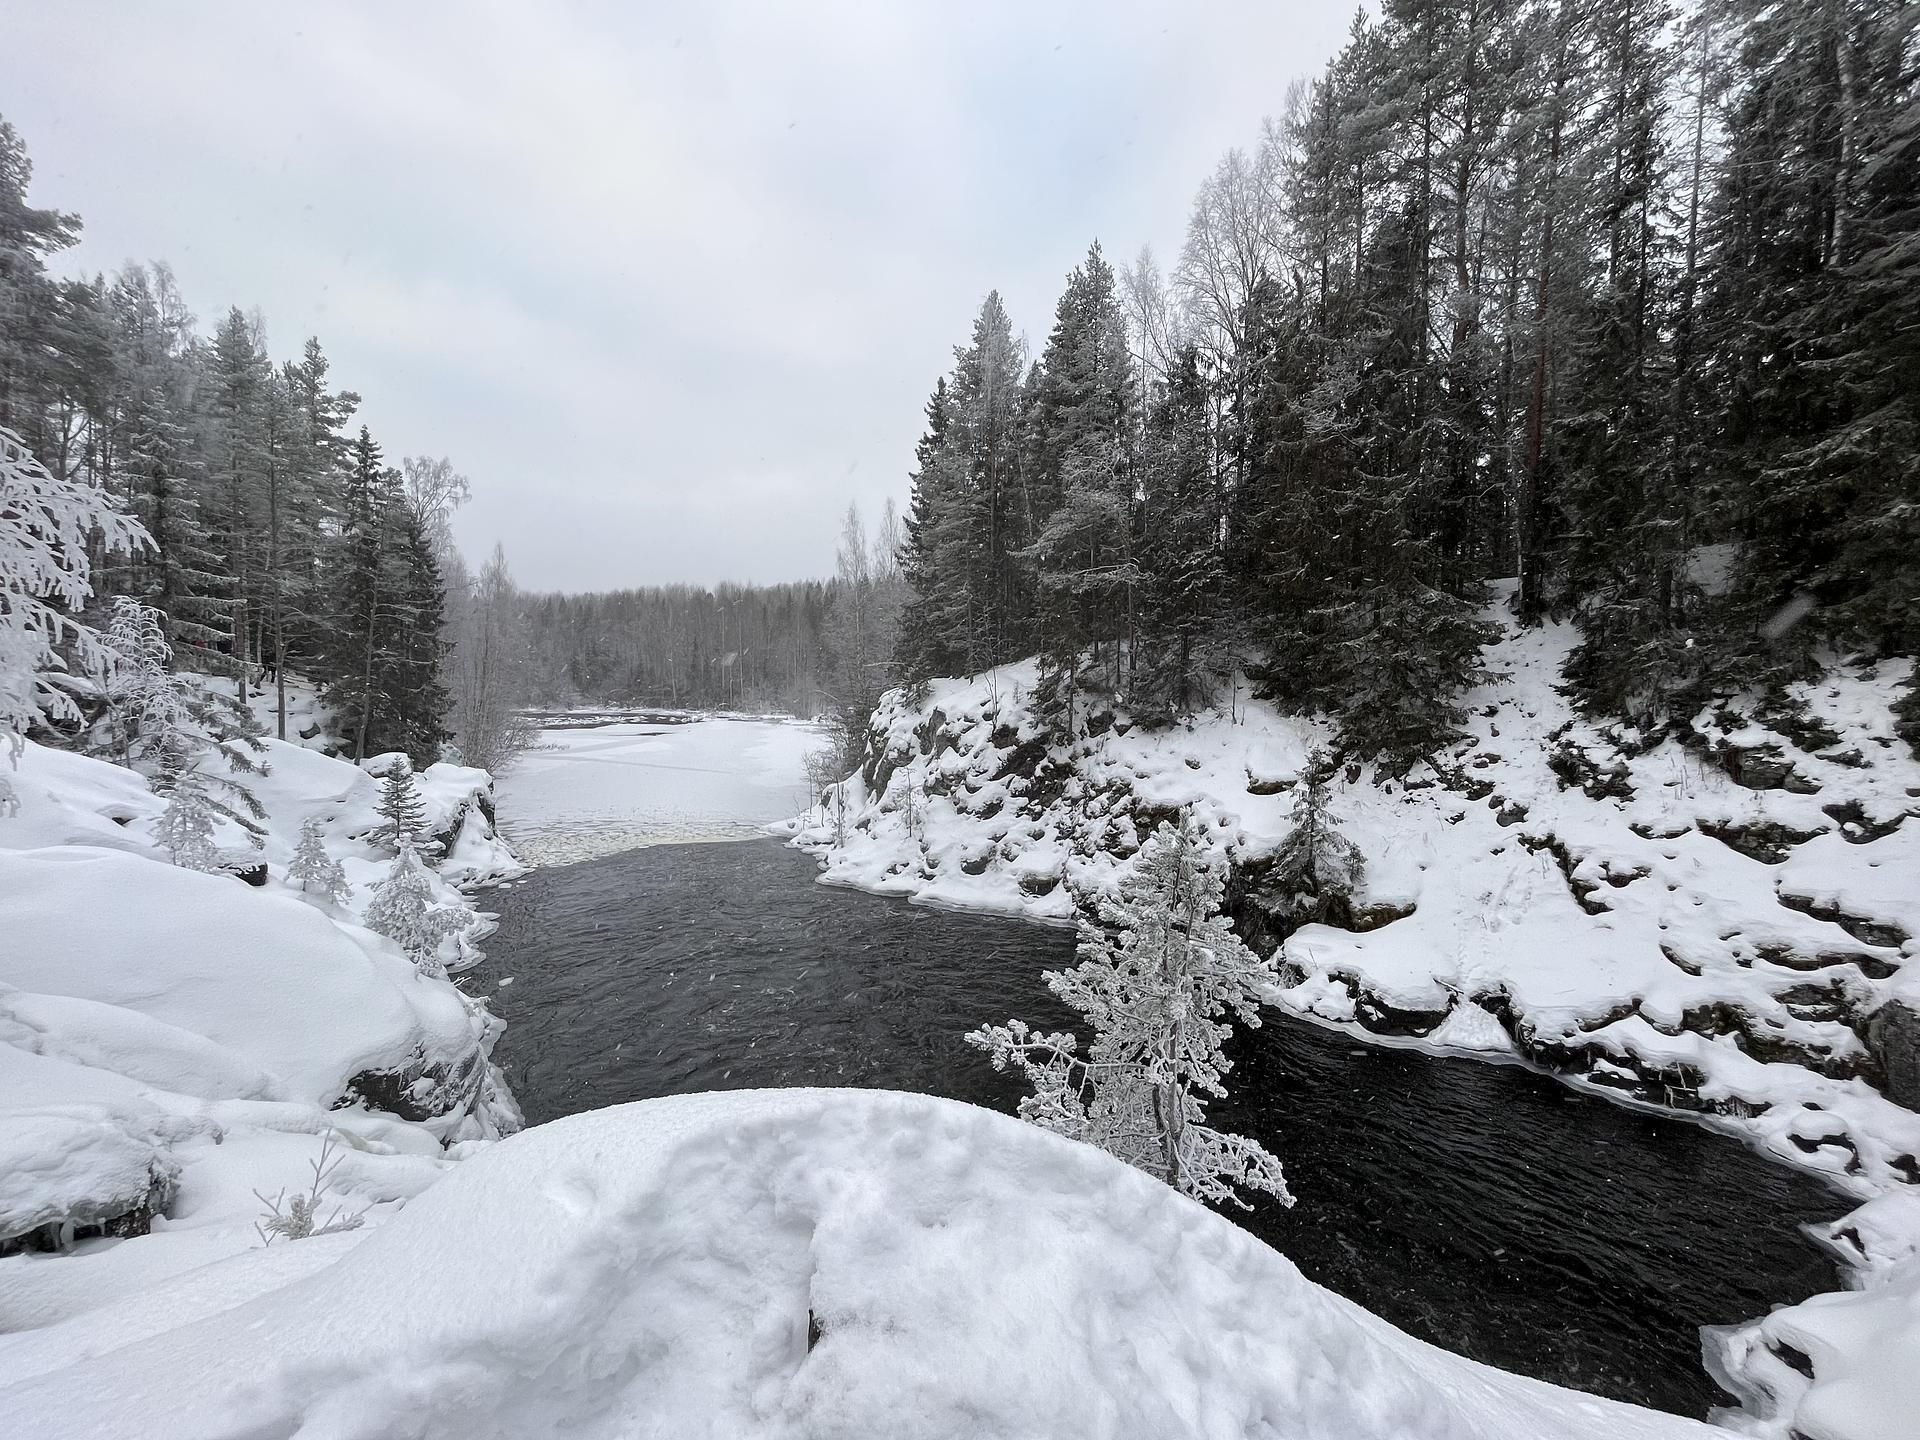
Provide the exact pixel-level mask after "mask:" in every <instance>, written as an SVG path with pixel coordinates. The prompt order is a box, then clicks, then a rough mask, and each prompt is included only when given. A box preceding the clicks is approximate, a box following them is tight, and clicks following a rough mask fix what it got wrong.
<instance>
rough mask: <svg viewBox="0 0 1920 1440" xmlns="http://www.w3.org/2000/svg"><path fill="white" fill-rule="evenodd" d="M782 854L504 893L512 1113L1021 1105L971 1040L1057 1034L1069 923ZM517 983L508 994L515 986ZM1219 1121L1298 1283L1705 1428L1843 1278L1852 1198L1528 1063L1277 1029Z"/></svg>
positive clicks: (492, 985)
mask: <svg viewBox="0 0 1920 1440" xmlns="http://www.w3.org/2000/svg"><path fill="white" fill-rule="evenodd" d="M814 874H815V868H814V863H813V861H812V860H811V859H809V858H808V857H806V856H804V855H801V854H798V853H796V852H793V851H789V850H786V849H783V848H781V847H780V846H779V845H777V844H775V843H774V842H771V841H744V842H739V843H734V844H714V845H675V846H660V847H656V848H653V849H648V850H635V851H629V852H626V853H624V854H620V855H615V856H611V857H609V858H606V859H602V860H594V861H590V862H587V863H585V864H580V865H571V866H565V867H560V868H556V869H549V870H541V871H537V872H535V874H534V875H533V876H532V877H531V878H529V879H528V880H526V881H524V882H522V883H521V884H519V885H517V886H515V887H513V888H511V889H509V890H506V891H504V892H495V893H494V895H493V896H492V897H490V903H492V904H493V905H494V907H495V908H497V909H498V910H499V911H500V917H501V924H500V931H499V933H498V934H497V935H495V936H494V937H493V939H492V940H490V941H489V942H488V944H487V949H488V951H489V956H490V958H489V961H488V963H487V965H486V967H485V968H483V969H482V970H481V971H480V972H479V973H478V976H477V979H478V980H479V984H480V986H481V987H482V988H486V989H490V990H492V991H493V993H494V995H495V997H496V999H495V1007H496V1008H497V1009H498V1010H499V1011H500V1012H501V1013H502V1014H503V1015H504V1016H505V1017H506V1019H507V1022H508V1025H507V1032H506V1035H505V1038H504V1039H503V1040H502V1042H501V1044H500V1047H499V1051H498V1054H497V1058H498V1059H499V1060H500V1061H501V1062H502V1064H503V1065H504V1066H505V1069H506V1072H507V1075H508V1078H509V1080H510V1081H511V1082H512V1085H513V1088H514V1091H515V1093H516V1094H517V1095H518V1096H519V1098H520V1101H521V1104H522V1105H523V1106H524V1107H525V1109H526V1112H527V1119H528V1121H529V1122H532V1123H538V1122H540V1121H543V1120H551V1119H554V1118H556V1117H558V1116H561V1115H570V1114H573V1113H574V1112H576V1111H580V1110H589V1109H593V1108H595V1107H597V1106H601V1105H612V1104H617V1103H619V1102H622V1101H627V1100H640V1099H645V1098H647V1097H650V1096H654V1095H671V1094H678V1093H681V1092H684V1091H692V1090H713V1089H728V1088H744V1087H757V1086H774V1085H865V1086H879V1087H885V1088H889V1089H897V1090H917V1091H924V1092H928V1093H931V1094H938V1095H948V1096H952V1097H955V1098H957V1099H961V1100H970V1101H973V1102H975V1103H977V1104H981V1105H989V1106H992V1107H994V1108H996V1109H1000V1110H1007V1111H1011V1110H1012V1109H1013V1107H1014V1104H1015V1103H1016V1102H1017V1100H1018V1098H1019V1093H1020V1092H1019V1089H1018V1087H1017V1085H1016V1083H1015V1082H1014V1081H1013V1080H1012V1079H1011V1078H1010V1077H1007V1076H1002V1075H996V1074H995V1073H994V1072H993V1070H992V1069H991V1067H990V1066H989V1065H988V1064H987V1062H986V1060H985V1058H984V1057H982V1056H981V1055H980V1054H979V1053H978V1052H977V1051H974V1050H972V1049H970V1048H968V1047H967V1046H966V1045H964V1044H963V1043H962V1042H961V1039H960V1037H961V1035H962V1034H964V1033H965V1032H966V1031H967V1030H969V1029H971V1028H973V1027H974V1026H976V1025H978V1024H981V1023H983V1022H986V1021H1000V1020H1005V1019H1006V1018H1008V1017H1009V1016H1019V1017H1021V1018H1023V1019H1026V1020H1029V1021H1033V1022H1036V1023H1038V1024H1040V1025H1042V1026H1044V1027H1046V1028H1056V1029H1057V1028H1063V1027H1065V1026H1066V1025H1067V1024H1068V1023H1069V1021H1070V1020H1071V1019H1072V1018H1073V1017H1071V1016H1070V1014H1068V1013H1067V1012H1066V1011H1064V1010H1063V1008H1062V1007H1061V1006H1060V1005H1059V1003H1058V1002H1057V1001H1055V1000H1054V998H1053V996H1052V995H1051V994H1050V993H1049V992H1048V991H1047V990H1046V988H1045V986H1044V985H1043V984H1042V982H1041V980H1040V971H1041V970H1042V969H1044V968H1049V967H1058V966H1060V965H1061V964H1063V963H1067V962H1070V960H1071V958H1072V949H1073V937H1072V935H1071V933H1070V932H1068V931H1065V930H1054V929H1048V928H1044V927H1040V926H1035V925H1026V924H1021V923H1019V922H1015V921H1009V920H999V919H992V918H987V917H982V916H974V915H958V914H953V913H949V912H942V911H936V910H929V909H926V908H923V907H917V906H912V905H908V904H906V903H905V902H903V901H898V900H889V899H883V898H880V897H878V896H872V895H865V894H859V893H856V892H852V891H847V890H840V889H830V888H828V887H825V886H821V885H817V884H815V883H814V878H813V877H814ZM508 976H511V977H512V979H513V983H512V984H511V985H508V986H501V985H500V984H499V981H500V980H501V979H502V978H503V977H508ZM1233 1053H1234V1058H1235V1061H1236V1064H1235V1068H1234V1070H1233V1072H1232V1073H1231V1074H1230V1075H1229V1076H1228V1085H1229V1087H1230V1088H1231V1089H1232V1090H1233V1091H1234V1093H1233V1095H1232V1097H1231V1098H1230V1100H1228V1101H1225V1102H1218V1103H1216V1105H1215V1106H1214V1108H1213V1110H1212V1112H1211V1118H1212V1119H1213V1121H1214V1122H1215V1123H1218V1124H1221V1125H1222V1126H1223V1127H1224V1128H1228V1129H1233V1130H1238V1131H1241V1132H1243V1133H1247V1134H1251V1135H1254V1136H1256V1137H1258V1138H1259V1139H1260V1140H1261V1141H1262V1142H1263V1143H1264V1144H1266V1145H1267V1146H1268V1148H1270V1149H1272V1150H1273V1151H1274V1152H1275V1153H1276V1154H1278V1155H1279V1156H1280V1158H1281V1160H1282V1162H1283V1163H1284V1165H1285V1166H1286V1172H1287V1181H1288V1184H1289V1185H1290V1186H1291V1188H1292V1190H1293V1192H1294V1194H1295V1195H1296V1196H1297V1197H1298V1200H1299V1203H1298V1205H1297V1206H1296V1207H1295V1208H1294V1209H1293V1210H1290V1211H1289V1210H1282V1209H1279V1208H1278V1207H1276V1206H1273V1205H1271V1204H1266V1203H1261V1202H1256V1207H1257V1208H1256V1209H1255V1210H1254V1212H1253V1213H1252V1214H1251V1215H1245V1214H1239V1213H1235V1214H1234V1215H1233V1218H1234V1219H1235V1220H1236V1221H1238V1222H1239V1223H1241V1224H1243V1225H1245V1226H1246V1227H1247V1228H1248V1229H1250V1230H1252V1231H1253V1232H1254V1233H1255V1234H1257V1235H1259V1236H1260V1237H1261V1238H1262V1239H1263V1240H1266V1241H1267V1242H1268V1243H1270V1244H1272V1245H1273V1246H1274V1247H1275V1248H1277V1249H1279V1250H1281V1251H1283V1252H1285V1253H1286V1254H1287V1255H1288V1256H1289V1257H1290V1258H1291V1259H1292V1260H1293V1261H1294V1262H1295V1263H1296V1264H1297V1265H1298V1266H1299V1267H1300V1268H1301V1270H1302V1271H1304V1272H1305V1273H1306V1274H1307V1275H1308V1276H1309V1277H1311V1278H1312V1279H1314V1280H1316V1281H1318V1282H1319V1283H1321V1284H1322V1285H1325V1286H1327V1287H1329V1288H1330V1289H1333V1290H1336V1291H1338V1292H1339V1293H1340V1294H1342V1295H1345V1296H1348V1297H1349V1298H1351V1299H1353V1300H1356V1301H1358V1302H1359V1303H1360V1304H1362V1305H1364V1306H1366V1307H1367V1308H1368V1309H1369V1310H1372V1311H1374V1312H1375V1313H1376V1314H1379V1315H1382V1316H1384V1317H1386V1318H1387V1319H1388V1320H1391V1321H1392V1322H1393V1323H1394V1324H1396V1325H1399V1326H1400V1327H1402V1328H1403V1329H1405V1330H1408V1331H1410V1332H1412V1333H1413V1334H1415V1335H1418V1336H1420V1337H1422V1338H1423V1339H1426V1340H1430V1341H1432V1342H1433V1343H1435V1344H1437V1345H1441V1346H1444V1347H1445V1348H1447V1349H1449V1350H1455V1351H1458V1352H1460V1353H1462V1354H1465V1355H1470V1356H1473V1357H1474V1358H1475V1359H1479V1360H1485V1361H1488V1362H1490V1363H1492V1364H1496V1365H1499V1366H1502V1367H1503V1368H1506V1369H1509V1370H1517V1371H1520V1372H1522V1373H1524V1374H1528V1375H1535V1376H1538V1377H1540V1378H1542V1379H1546V1380H1553V1381H1557V1382H1559V1383H1561V1384H1565V1385H1572V1386H1576V1387H1578V1388H1580V1389H1583V1390H1590V1391H1594V1392H1597V1393H1600V1394H1604V1395H1610V1396H1614V1397H1616V1398H1619V1399H1625V1400H1636V1401H1639V1402H1641V1403H1643V1404H1648V1405H1655V1406H1658V1407H1660V1408H1662V1409H1666V1410H1673V1411H1679V1412H1682V1413H1686V1414H1692V1415H1702V1416H1704V1415H1705V1413H1706V1412H1707V1410H1708V1408H1709V1407H1711V1406H1713V1405H1716V1404H1722V1403H1725V1400H1726V1397H1725V1396H1723V1395H1722V1394H1721V1392H1720V1391H1719V1389H1718V1387H1716V1386H1715V1385H1714V1383H1713V1382H1712V1381H1711V1380H1710V1379H1709V1378H1708V1376H1707V1374H1706V1372H1705V1371H1704V1370H1703V1369H1702V1367H1701V1364H1700V1341H1699V1328H1700V1327H1701V1326H1702V1325H1719V1324H1727V1323H1731V1322H1735V1321H1741V1320H1748V1319H1753V1318H1755V1317H1757V1316H1760V1315H1763V1314H1765V1313H1766V1312H1767V1311H1768V1310H1769V1309H1770V1308H1771V1307H1773V1306H1775V1305H1779V1304H1786V1303H1791V1302H1793V1301H1797V1300H1800V1299H1803V1298H1805V1297H1806V1296H1808V1295H1810V1294H1813V1293H1814V1292H1816V1291H1820V1290H1832V1289H1837V1288H1840V1281H1839V1278H1838V1277H1837V1275H1836V1274H1835V1272H1834V1270H1833V1267H1832V1266H1831V1265H1830V1264H1829V1263H1828V1262H1827V1261H1826V1259H1825V1258H1824V1257H1823V1255H1822V1254H1821V1252H1820V1251H1819V1250H1817V1249H1816V1248H1815V1247H1814V1246H1813V1245H1812V1244H1811V1243H1810V1242H1809V1241H1808V1240H1807V1239H1806V1238H1805V1237H1804V1236H1803V1235H1802V1234H1801V1233H1800V1230H1799V1228H1798V1227H1799V1226H1800V1225H1801V1224H1803V1223H1807V1222H1815V1221H1825V1220H1831V1219H1833V1218H1835V1217H1837V1216H1838V1215H1840V1214H1841V1213H1842V1212H1844V1211H1845V1210H1846V1209H1848V1208H1850V1202H1848V1201H1847V1200H1846V1199H1845V1198H1844V1197H1842V1196H1840V1195H1838V1194H1837V1193H1835V1192H1834V1191H1832V1190H1830V1189H1828V1188H1827V1187H1826V1186H1824V1185H1822V1184H1820V1183H1819V1182H1818V1181H1817V1180H1815V1179H1813V1178H1812V1177H1809V1176H1806V1175H1803V1174H1801V1173H1799V1172H1796V1171H1791V1170H1788V1169H1786V1168H1785V1167H1783V1166H1779V1165H1776V1164H1773V1163H1771V1162H1770V1161H1767V1160H1765V1159H1763V1158H1761V1157H1760V1156H1759V1155H1758V1154H1756V1153H1754V1152H1752V1151H1750V1150H1748V1149H1747V1148H1746V1147H1744V1146H1742V1145H1741V1144H1740V1143H1738V1142H1737V1141H1735V1140H1732V1139H1729V1138H1727V1137H1725V1136H1722V1135H1717V1134H1715V1133H1713V1132H1711V1131H1709V1130H1706V1129H1704V1128H1703V1127H1700V1126H1698V1125H1693V1124H1690V1123H1687V1122H1685V1121H1681V1120H1670V1119H1665V1118H1661V1117H1656V1116H1651V1115H1646V1114H1642V1113H1640V1112H1638V1111H1634V1110H1630V1109H1627V1108H1624V1107H1622V1106H1618V1105H1614V1104H1611V1103H1609V1102H1607V1101H1605V1100H1601V1099H1597V1098H1594V1097H1590V1096H1587V1095H1583V1094H1579V1093H1576V1092H1574V1091H1572V1090H1570V1089H1568V1088H1566V1087H1565V1086H1563V1085H1560V1084H1558V1083H1556V1082H1555V1081H1552V1080H1550V1079H1547V1078H1545V1077H1544V1076H1540V1075H1537V1074H1535V1073H1533V1072H1531V1071H1529V1070H1526V1069H1522V1068H1520V1067H1518V1066H1512V1065H1492V1064H1485V1063H1482V1062H1479V1061H1473V1060H1460V1059H1440V1058H1436V1057H1433V1056H1428V1055H1423V1054H1420V1053H1418V1052H1415V1051H1409V1050H1395V1049H1385V1048H1379V1047H1373V1046H1361V1045H1356V1044H1355V1043H1354V1042H1352V1041H1351V1040H1349V1039H1347V1038H1346V1037H1345V1036H1342V1035H1339V1034H1336V1033H1333V1032H1331V1031H1327V1030H1324V1029H1321V1028H1319V1027H1317V1026H1313V1025H1308V1024H1305V1023H1302V1022H1299V1021H1295V1020H1291V1019H1287V1018H1285V1017H1282V1016H1278V1015H1271V1016H1270V1018H1269V1020H1268V1023H1267V1024H1266V1025H1265V1026H1264V1027H1262V1029H1260V1030H1259V1031H1257V1032H1253V1033H1252V1034H1250V1035H1245V1036H1243V1037H1241V1039H1240V1040H1238V1041H1237V1042H1236V1048H1235V1051H1234V1052H1233Z"/></svg>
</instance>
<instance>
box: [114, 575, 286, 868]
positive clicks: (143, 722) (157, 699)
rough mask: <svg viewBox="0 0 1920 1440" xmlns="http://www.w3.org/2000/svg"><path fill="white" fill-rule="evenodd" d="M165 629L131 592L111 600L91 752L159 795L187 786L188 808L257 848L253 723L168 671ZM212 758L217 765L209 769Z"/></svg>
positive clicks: (261, 814) (221, 698)
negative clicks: (251, 778) (100, 708)
mask: <svg viewBox="0 0 1920 1440" xmlns="http://www.w3.org/2000/svg"><path fill="white" fill-rule="evenodd" d="M165 627H166V616H165V615H163V614H162V613H161V612H160V611H158V610H156V609H154V608H153V607H152V606H150V605H144V604H142V603H141V602H140V601H138V600H135V599H134V598H133V597H132V596H130V595H116V596H115V597H114V600H113V611H112V616H111V618H110V619H109V621H108V623H107V628H106V631H105V633H104V634H103V635H102V637H101V646H102V649H103V651H104V656H103V661H102V663H101V665H100V673H99V675H98V681H99V687H100V698H101V699H102V700H103V701H104V702H105V710H104V713H103V714H102V716H101V718H100V720H99V721H98V722H97V723H96V724H95V726H94V729H93V733H92V737H91V738H92V743H93V747H94V748H95V749H96V750H98V751H100V752H101V753H104V754H106V755H107V756H108V757H109V758H111V759H113V760H114V761H116V762H117V763H119V764H122V765H126V766H128V767H129V768H131V769H134V770H137V771H139V772H140V773H141V774H142V775H145V776H146V777H147V779H148V780H149V781H150V782H151V783H152V785H153V786H154V788H155V789H156V790H158V791H159V792H160V793H161V794H163V795H171V794H172V793H173V792H175V791H176V790H177V789H178V788H179V787H180V786H181V785H182V783H186V784H188V786H189V788H190V789H191V790H192V791H193V792H194V796H193V798H192V799H191V801H190V802H188V803H189V804H191V805H192V806H194V807H196V808H199V809H204V810H206V811H207V812H208V814H209V822H208V823H209V825H211V824H212V823H213V821H212V818H211V817H214V816H220V817H224V818H226V819H228V820H231V821H233V823H234V824H236V825H238V826H239V827H240V828H241V829H242V830H244V831H246V832H247V835H248V838H249V840H250V841H251V842H252V843H253V844H254V845H255V846H258V845H260V844H261V843H262V836H261V827H260V822H261V821H262V820H263V819H265V818H266V812H265V810H264V809H262V807H261V805H260V802H259V800H258V799H257V798H255V796H254V794H253V791H252V790H251V789H249V788H248V787H247V784H246V782H245V781H244V780H242V779H241V778H240V776H241V775H242V774H260V773H263V771H264V768H265V767H264V766H263V765H262V764H261V763H260V761H259V760H258V758H257V757H258V755H259V753H260V752H261V751H262V750H263V749H264V746H263V745H262V743H261V741H260V735H259V732H260V726H259V723H258V722H257V721H255V720H254V718H253V715H252V712H250V711H248V710H247V709H245V708H244V707H243V706H241V705H240V704H238V703H237V702H236V701H234V700H233V699H231V698H230V697H228V696H225V695H222V694H220V693H218V692H217V691H214V690H210V689H208V688H207V687H205V686H204V685H202V684H201V683H200V682H199V681H197V680H195V679H194V678H192V677H191V676H187V675H181V674H178V673H176V672H174V671H173V670H171V669H170V668H169V666H168V662H169V660H170V659H171V658H172V650H171V648H170V647H169V646H168V644H167V639H166V628H165ZM210 760H217V761H220V762H222V765H221V768H220V769H210V768H208V766H207V763H206V762H208V761H210ZM223 771H224V773H222V772H223ZM193 868H196V869H204V868H206V867H205V866H195V867H193Z"/></svg>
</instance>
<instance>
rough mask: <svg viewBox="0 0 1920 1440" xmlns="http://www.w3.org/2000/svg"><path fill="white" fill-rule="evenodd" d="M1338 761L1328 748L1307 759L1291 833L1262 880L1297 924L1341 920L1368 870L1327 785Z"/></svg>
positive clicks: (1298, 785)
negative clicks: (1339, 820) (1340, 823)
mask: <svg viewBox="0 0 1920 1440" xmlns="http://www.w3.org/2000/svg"><path fill="white" fill-rule="evenodd" d="M1333 769H1334V766H1333V761H1332V759H1331V757H1330V756H1328V754H1327V753H1326V751H1324V750H1316V751H1314V753H1313V754H1312V755H1310V756H1309V757H1308V759H1307V764H1306V768H1305V769H1304V770H1303V771H1302V772H1301V775H1300V779H1299V781H1298V782H1297V783H1296V784H1295V785H1294V791H1293V809H1292V812H1291V814H1290V815H1289V816H1288V830H1287V838H1286V839H1285V840H1283V841H1281V842H1280V848H1279V850H1278V851H1276V852H1275V854H1274V858H1273V868H1272V869H1271V870H1269V871H1268V872H1267V874H1266V876H1265V877H1264V880H1263V885H1264V888H1266V889H1267V890H1268V891H1270V892H1271V893H1272V894H1274V895H1275V896H1276V897H1277V900H1278V904H1279V908H1280V910H1281V912H1282V913H1283V914H1284V915H1286V916H1287V917H1288V919H1289V920H1290V921H1292V922H1293V923H1294V924H1301V923H1304V922H1305V921H1307V920H1331V921H1334V922H1336V923H1337V922H1338V921H1340V920H1342V919H1344V918H1346V917H1345V915H1344V914H1343V912H1344V911H1345V910H1346V909H1347V907H1348V906H1349V905H1350V903H1351V901H1352V898H1353V895H1354V892H1355V891H1357V890H1358V889H1359V888H1360V885H1361V883H1362V881H1363V879H1364V878H1365V875H1366V862H1365V860H1364V859H1363V858H1362V857H1361V854H1360V850H1359V847H1358V846H1356V845H1355V844H1354V843H1353V842H1352V841H1351V840H1349V839H1347V837H1346V836H1344V835H1342V834H1341V833H1340V831H1339V830H1338V828H1336V826H1335V824H1334V818H1333V815H1332V813H1331V810H1330V808H1329V802H1328V795H1327V791H1328V789H1329V786H1330V783H1331V781H1332V778H1333Z"/></svg>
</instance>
